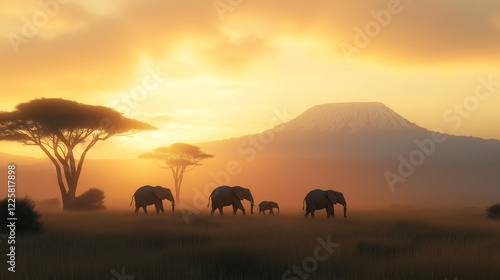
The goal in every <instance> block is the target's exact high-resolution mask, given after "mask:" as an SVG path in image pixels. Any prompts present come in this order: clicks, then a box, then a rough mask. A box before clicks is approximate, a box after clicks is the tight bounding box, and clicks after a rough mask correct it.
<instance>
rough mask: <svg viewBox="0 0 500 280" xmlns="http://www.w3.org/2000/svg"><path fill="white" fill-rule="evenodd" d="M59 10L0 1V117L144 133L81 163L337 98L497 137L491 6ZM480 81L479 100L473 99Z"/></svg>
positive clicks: (490, 2) (239, 128)
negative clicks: (47, 111) (101, 120)
mask: <svg viewBox="0 0 500 280" xmlns="http://www.w3.org/2000/svg"><path fill="white" fill-rule="evenodd" d="M41 2H44V1H41ZM61 2H67V3H60V4H57V3H59V2H57V1H56V0H53V1H46V3H52V4H51V5H52V6H45V7H43V6H41V5H40V4H39V2H38V1H14V2H13V1H10V2H9V4H3V5H2V9H1V10H0V20H1V22H2V25H1V26H0V30H1V31H2V33H3V34H5V37H4V40H3V41H1V43H0V61H1V66H2V67H1V68H0V76H1V77H2V80H1V83H0V91H1V92H2V102H1V103H0V111H10V110H13V109H14V107H15V106H16V105H17V104H18V103H20V102H26V101H29V100H31V99H34V98H40V97H47V98H52V97H62V98H66V99H71V100H76V101H78V102H83V103H88V104H95V105H105V106H110V107H113V108H115V109H117V110H119V111H121V112H123V113H124V114H125V115H126V116H128V117H132V118H136V119H139V120H142V121H145V122H148V123H150V124H152V125H155V126H156V127H158V130H157V131H151V132H143V133H140V134H137V135H135V136H134V137H133V138H127V137H115V139H110V140H108V141H106V142H104V143H101V144H100V145H99V146H97V147H95V149H93V151H92V152H91V153H90V154H89V157H90V158H122V157H129V158H134V157H135V156H136V155H137V154H139V153H143V152H146V151H148V150H151V149H153V148H155V147H157V146H162V145H168V144H171V143H174V142H179V141H181V142H187V143H197V142H203V141H210V140H218V139H223V138H228V137H236V136H241V135H245V134H250V133H256V132H259V131H261V130H263V129H266V128H269V126H270V123H271V120H272V119H273V117H274V116H275V114H276V111H279V112H286V113H284V115H288V116H291V117H292V116H297V115H298V114H300V113H302V112H303V111H305V110H306V109H308V108H310V107H312V106H314V105H317V104H322V103H334V102H351V101H370V102H371V101H377V102H382V103H384V104H386V105H387V106H388V107H390V108H391V109H393V110H395V111H396V112H398V113H399V114H401V115H402V116H403V117H405V118H407V119H408V120H409V121H411V122H415V123H416V124H418V125H420V126H423V127H425V128H428V129H436V128H441V129H443V130H444V131H445V132H448V133H452V134H458V135H473V136H478V137H483V138H496V139H500V131H499V130H498V129H497V128H498V123H499V122H500V112H499V111H498V108H499V107H500V86H499V84H498V83H497V81H498V82H500V68H499V67H498V65H499V62H500V56H499V55H498V50H499V49H500V2H498V1H495V0H482V1H456V0H443V1H434V0H421V1H410V0H401V1H396V0H374V1H361V0H358V1H327V0H323V1H304V0H274V1H268V0H246V1H245V0H243V1H240V4H238V5H235V6H231V5H230V4H228V3H233V2H238V1H225V0H220V1H212V0H210V1H195V0H163V1H160V0H158V1H153V0H148V1H132V0H130V1H113V2H112V4H109V3H110V2H106V1H97V0H93V1H89V0H85V1H83V0H82V1H77V0H75V1H61ZM44 3H45V2H44ZM54 3H56V4H54ZM214 3H216V4H217V5H215V6H214ZM220 3H223V4H224V5H222V4H220ZM233 4H234V3H233ZM41 13H43V14H44V15H45V17H46V19H47V21H46V22H40V21H41V20H43V19H44V18H43V15H42V17H40V15H41ZM37 15H38V17H37ZM34 20H35V22H34ZM37 20H38V22H37ZM27 25H32V26H31V27H29V26H28V27H27ZM33 27H34V28H33ZM23 32H24V33H23ZM26 32H31V33H29V34H28V35H29V36H27V35H26V34H25V33H26ZM20 38H21V39H20ZM19 40H21V41H19ZM484 80H486V81H487V83H489V85H490V88H492V89H493V91H491V92H489V93H490V94H489V95H488V96H487V97H484V98H482V99H477V98H476V99H473V97H474V96H475V93H476V91H477V88H478V86H481V85H484V84H485V82H484ZM482 81H483V82H482ZM488 81H489V82H488ZM487 89H488V88H487V87H485V86H483V88H482V90H483V93H484V92H485V91H484V90H487ZM474 102H476V103H477V104H476V103H474ZM464 103H465V104H464ZM457 104H462V105H457ZM457 106H458V107H457ZM460 107H463V108H462V109H460ZM464 108H465V109H464ZM467 108H469V109H467ZM450 110H451V112H450ZM459 110H462V112H460V111H459ZM463 110H465V111H464V112H463ZM458 117H459V118H460V124H459V125H458V119H457V118H458ZM0 145H1V146H0V147H2V148H1V151H2V152H9V153H13V154H20V155H32V156H39V157H43V154H42V152H41V151H39V150H38V149H37V148H32V147H22V146H21V145H19V144H17V143H0Z"/></svg>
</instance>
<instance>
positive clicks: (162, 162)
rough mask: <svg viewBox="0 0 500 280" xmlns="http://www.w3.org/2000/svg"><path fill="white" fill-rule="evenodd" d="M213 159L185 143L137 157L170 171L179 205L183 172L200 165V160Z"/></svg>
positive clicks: (197, 148)
mask: <svg viewBox="0 0 500 280" xmlns="http://www.w3.org/2000/svg"><path fill="white" fill-rule="evenodd" d="M213 157H214V156H213V155H210V154H206V153H204V152H202V151H201V150H200V147H197V146H193V145H189V144H186V143H175V144H172V145H170V146H169V147H159V148H156V149H154V150H153V152H150V153H145V154H142V155H139V158H144V159H149V160H151V161H152V162H153V163H154V164H155V165H156V166H158V167H160V168H168V169H170V170H172V175H173V177H174V184H175V200H176V202H177V203H179V194H180V191H181V184H182V180H183V179H184V172H188V171H191V170H193V168H195V167H196V166H199V165H201V163H200V162H201V161H202V160H204V159H207V158H213Z"/></svg>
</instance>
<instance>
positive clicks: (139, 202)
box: [130, 185, 175, 214]
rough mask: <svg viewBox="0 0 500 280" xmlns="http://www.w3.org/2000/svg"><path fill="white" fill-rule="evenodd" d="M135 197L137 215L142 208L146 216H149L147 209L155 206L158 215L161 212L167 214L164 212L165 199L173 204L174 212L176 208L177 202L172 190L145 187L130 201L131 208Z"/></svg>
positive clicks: (139, 189)
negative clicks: (152, 205)
mask: <svg viewBox="0 0 500 280" xmlns="http://www.w3.org/2000/svg"><path fill="white" fill-rule="evenodd" d="M134 197H135V213H136V214H137V212H138V211H139V208H141V207H142V209H144V214H147V213H148V211H147V210H146V207H147V206H148V205H151V204H154V205H155V207H156V213H159V212H160V211H161V212H163V213H165V210H163V201H162V200H164V199H168V200H170V201H171V202H172V212H174V207H175V200H174V196H173V195H172V192H171V191H170V189H167V188H163V187H160V186H156V187H153V186H149V185H147V186H143V187H140V188H138V189H137V190H136V191H135V193H134V195H133V196H132V200H131V201H130V206H132V201H134Z"/></svg>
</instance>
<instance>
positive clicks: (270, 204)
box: [259, 201, 280, 216]
mask: <svg viewBox="0 0 500 280" xmlns="http://www.w3.org/2000/svg"><path fill="white" fill-rule="evenodd" d="M273 208H276V209H278V213H279V212H280V207H279V206H278V203H276V202H274V201H262V202H261V203H259V215H260V213H261V212H262V213H264V216H265V215H266V210H269V215H274V212H273Z"/></svg>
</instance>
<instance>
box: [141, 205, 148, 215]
mask: <svg viewBox="0 0 500 280" xmlns="http://www.w3.org/2000/svg"><path fill="white" fill-rule="evenodd" d="M142 209H144V214H146V215H147V214H148V210H147V209H146V206H142Z"/></svg>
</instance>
